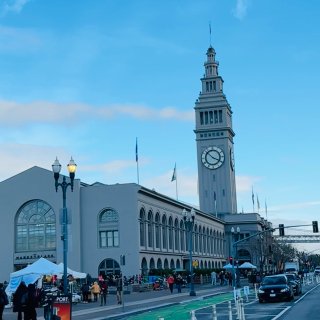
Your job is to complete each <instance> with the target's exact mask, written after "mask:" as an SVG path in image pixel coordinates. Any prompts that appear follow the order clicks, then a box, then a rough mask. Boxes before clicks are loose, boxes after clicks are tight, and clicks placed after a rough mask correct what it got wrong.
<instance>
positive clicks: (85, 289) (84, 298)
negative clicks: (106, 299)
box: [81, 282, 90, 303]
mask: <svg viewBox="0 0 320 320" xmlns="http://www.w3.org/2000/svg"><path fill="white" fill-rule="evenodd" d="M81 293H82V301H83V303H88V302H89V293H90V287H89V285H88V283H87V282H85V283H84V284H83V285H82V287H81Z"/></svg>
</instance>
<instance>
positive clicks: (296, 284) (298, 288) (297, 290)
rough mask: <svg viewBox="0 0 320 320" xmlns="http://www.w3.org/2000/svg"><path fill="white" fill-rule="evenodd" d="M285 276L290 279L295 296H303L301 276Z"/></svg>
mask: <svg viewBox="0 0 320 320" xmlns="http://www.w3.org/2000/svg"><path fill="white" fill-rule="evenodd" d="M285 276H286V277H287V278H288V280H289V282H290V283H291V285H292V289H293V293H294V295H296V296H297V295H299V294H302V284H301V280H300V278H299V276H297V275H296V274H295V273H286V274H285Z"/></svg>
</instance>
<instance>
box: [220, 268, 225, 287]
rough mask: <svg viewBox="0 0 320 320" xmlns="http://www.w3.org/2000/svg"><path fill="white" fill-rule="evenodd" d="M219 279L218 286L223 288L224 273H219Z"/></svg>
mask: <svg viewBox="0 0 320 320" xmlns="http://www.w3.org/2000/svg"><path fill="white" fill-rule="evenodd" d="M219 279H220V286H223V285H224V272H223V271H221V272H220V273H219Z"/></svg>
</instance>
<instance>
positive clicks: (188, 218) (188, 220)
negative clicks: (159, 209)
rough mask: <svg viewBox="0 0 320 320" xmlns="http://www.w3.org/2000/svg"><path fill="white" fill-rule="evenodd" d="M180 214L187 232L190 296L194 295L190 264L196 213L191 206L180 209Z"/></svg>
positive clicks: (191, 265) (191, 266)
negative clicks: (189, 209)
mask: <svg viewBox="0 0 320 320" xmlns="http://www.w3.org/2000/svg"><path fill="white" fill-rule="evenodd" d="M182 216H183V220H184V224H185V226H186V229H187V231H188V234H189V272H190V280H191V281H190V296H195V295H196V292H195V290H194V278H193V264H192V247H193V245H192V232H193V225H194V218H195V216H196V213H195V211H194V209H193V208H192V209H191V211H187V210H186V209H183V210H182Z"/></svg>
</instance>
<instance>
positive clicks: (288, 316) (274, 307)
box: [141, 284, 320, 320]
mask: <svg viewBox="0 0 320 320" xmlns="http://www.w3.org/2000/svg"><path fill="white" fill-rule="evenodd" d="M319 294H320V284H309V285H306V286H304V288H303V294H302V295H300V296H296V297H295V299H294V300H293V301H291V302H271V303H262V304H261V303H259V302H258V300H257V299H256V298H255V297H253V296H250V297H249V299H248V300H249V301H244V314H245V319H246V320H257V319H259V320H292V319H299V320H315V319H320V303H319ZM229 314H230V309H229V308H228V302H227V301H226V302H222V303H219V304H216V315H217V319H219V320H229V319H230V318H229ZM195 316H196V318H197V320H209V319H210V320H212V319H213V309H212V306H210V307H206V308H202V309H198V310H196V312H195ZM141 319H142V318H141ZM232 319H237V310H236V307H235V304H234V303H233V302H232Z"/></svg>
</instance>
